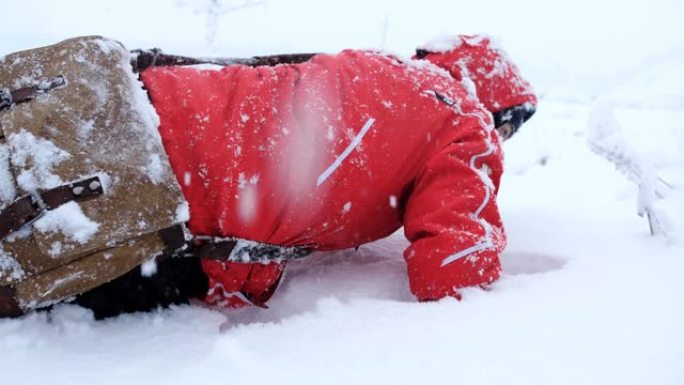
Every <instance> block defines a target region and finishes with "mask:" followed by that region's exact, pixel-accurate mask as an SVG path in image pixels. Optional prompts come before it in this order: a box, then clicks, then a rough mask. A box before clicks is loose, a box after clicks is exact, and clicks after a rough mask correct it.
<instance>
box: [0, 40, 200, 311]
mask: <svg viewBox="0 0 684 385" xmlns="http://www.w3.org/2000/svg"><path fill="white" fill-rule="evenodd" d="M130 62H131V57H130V55H129V52H128V50H126V49H125V48H124V47H123V46H122V45H121V44H120V43H118V42H116V41H112V40H109V39H106V38H102V37H81V38H75V39H71V40H67V41H64V42H61V43H59V44H55V45H52V46H48V47H43V48H37V49H32V50H28V51H22V52H18V53H13V54H10V55H7V56H5V57H0V316H16V315H20V314H22V313H23V312H25V311H27V310H30V309H34V308H39V307H43V306H47V305H50V304H52V303H55V302H58V301H62V300H64V299H66V298H69V297H71V296H74V295H76V294H79V293H82V292H84V291H86V290H89V289H91V288H94V287H96V286H99V285H101V284H103V283H106V282H108V281H110V280H112V279H114V278H116V277H118V276H121V275H123V274H124V273H126V272H128V271H130V270H131V269H133V268H135V267H137V266H139V265H140V264H142V263H143V262H145V261H148V260H151V259H153V258H155V257H157V256H159V255H162V254H164V253H171V252H175V251H177V249H179V248H182V247H184V244H185V234H186V232H185V230H184V228H183V225H182V223H183V222H185V221H187V220H188V208H187V203H186V202H185V200H184V199H183V195H182V193H181V190H180V187H179V186H178V183H177V181H176V179H175V176H174V175H173V172H172V170H171V168H170V165H169V162H168V159H167V156H166V154H165V152H164V148H163V146H162V142H161V138H160V136H159V134H158V132H157V125H158V117H157V115H156V113H155V111H154V109H153V107H152V105H151V104H150V102H149V100H148V98H147V94H146V93H145V91H144V90H143V89H142V85H141V83H140V82H139V81H138V79H137V77H136V76H135V74H134V73H133V71H132V68H131V64H130Z"/></svg>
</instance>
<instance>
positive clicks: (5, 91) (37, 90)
mask: <svg viewBox="0 0 684 385" xmlns="http://www.w3.org/2000/svg"><path fill="white" fill-rule="evenodd" d="M65 84H66V81H65V80H64V76H55V77H50V78H46V79H43V80H40V81H37V82H36V84H34V85H32V86H28V87H22V88H19V89H16V90H10V89H9V88H0V111H2V110H4V109H5V108H9V107H11V106H12V105H13V104H18V103H23V102H26V101H29V100H31V99H33V98H35V97H36V96H38V95H42V94H44V93H47V92H48V91H50V90H53V89H55V88H57V87H60V86H63V85H65Z"/></svg>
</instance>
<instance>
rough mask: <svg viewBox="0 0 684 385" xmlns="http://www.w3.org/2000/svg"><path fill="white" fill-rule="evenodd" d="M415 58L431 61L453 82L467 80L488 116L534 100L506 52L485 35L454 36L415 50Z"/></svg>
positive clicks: (528, 84)
mask: <svg viewBox="0 0 684 385" xmlns="http://www.w3.org/2000/svg"><path fill="white" fill-rule="evenodd" d="M415 58H416V59H424V60H428V61H430V62H432V63H433V64H435V65H437V66H438V67H440V68H443V69H445V70H446V71H448V72H449V73H450V74H451V75H452V76H453V77H454V78H455V79H457V80H461V81H462V80H463V79H464V78H468V79H470V80H471V81H472V82H473V83H474V85H475V89H476V93H477V96H478V98H479V99H480V101H481V102H482V104H484V106H485V107H486V108H487V110H489V111H490V112H491V113H496V112H499V111H502V110H505V109H507V108H509V107H513V106H518V105H524V104H531V105H533V106H536V104H537V97H536V96H535V94H534V90H533V89H532V86H531V85H530V83H529V82H527V81H526V80H525V79H524V78H523V77H522V76H521V75H520V71H519V69H518V67H517V66H516V65H515V64H514V63H513V62H512V61H511V60H510V58H509V57H508V55H507V54H506V52H505V51H504V50H503V49H501V48H500V47H499V46H498V45H497V44H495V43H494V42H493V41H492V39H491V38H490V37H488V36H486V35H458V36H455V37H450V38H447V39H441V40H435V41H432V42H430V43H428V44H425V45H423V46H421V47H419V48H418V49H417V50H416V56H415Z"/></svg>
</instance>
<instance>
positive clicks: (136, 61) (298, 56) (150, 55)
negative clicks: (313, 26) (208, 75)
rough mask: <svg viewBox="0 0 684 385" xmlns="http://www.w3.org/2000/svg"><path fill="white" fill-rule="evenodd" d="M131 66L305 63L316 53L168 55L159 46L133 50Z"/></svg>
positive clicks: (143, 67) (142, 67) (256, 65)
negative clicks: (219, 56) (244, 56)
mask: <svg viewBox="0 0 684 385" xmlns="http://www.w3.org/2000/svg"><path fill="white" fill-rule="evenodd" d="M131 53H132V59H131V66H133V71H134V72H142V71H144V70H146V69H148V68H150V67H161V66H183V65H196V64H216V65H220V66H229V65H236V64H240V65H246V66H250V67H258V66H264V65H265V66H275V65H278V64H297V63H303V62H305V61H307V60H309V59H311V58H312V57H313V56H315V55H317V54H316V53H295V54H282V55H271V56H253V57H249V58H194V57H189V56H179V55H168V54H165V53H162V51H161V50H160V49H159V48H152V49H146V50H141V49H137V50H133V51H131Z"/></svg>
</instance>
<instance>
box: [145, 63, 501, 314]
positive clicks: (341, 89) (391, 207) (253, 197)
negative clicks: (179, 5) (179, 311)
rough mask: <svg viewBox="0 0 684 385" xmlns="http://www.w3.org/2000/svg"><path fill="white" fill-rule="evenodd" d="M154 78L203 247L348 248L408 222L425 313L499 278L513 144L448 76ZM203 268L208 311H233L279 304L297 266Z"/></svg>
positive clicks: (274, 72) (285, 72)
mask: <svg viewBox="0 0 684 385" xmlns="http://www.w3.org/2000/svg"><path fill="white" fill-rule="evenodd" d="M142 79H143V81H144V84H145V86H146V87H147V89H148V91H149V93H150V96H151V100H152V102H153V104H154V106H155V108H156V110H157V112H158V113H159V116H160V118H161V125H160V128H159V129H160V133H161V136H162V139H163V143H164V146H165V148H166V151H167V152H168V155H169V159H170V162H171V166H172V168H173V170H174V172H175V174H176V176H177V178H178V180H179V182H180V184H181V186H182V188H183V193H184V194H185V197H186V199H187V200H188V202H189V204H190V222H189V225H188V226H189V229H190V231H191V232H192V233H193V234H195V235H213V236H221V237H236V238H240V239H245V240H251V241H256V242H262V243H266V244H272V245H281V246H300V245H314V247H315V249H317V250H336V249H345V248H350V247H354V246H357V245H361V244H364V243H368V242H372V241H374V240H377V239H380V238H383V237H385V236H387V235H389V234H391V233H392V232H394V231H395V230H397V229H399V228H400V227H401V226H402V225H403V226H404V231H405V234H406V237H407V239H408V240H409V241H410V242H411V245H410V246H409V247H408V248H407V249H406V251H405V252H404V257H405V259H406V262H407V265H408V275H409V281H410V286H411V290H412V291H413V293H414V294H415V295H416V297H417V298H418V299H419V300H433V299H439V298H443V297H445V296H458V289H459V288H462V287H466V286H473V285H479V284H487V283H490V282H492V281H493V280H495V279H496V278H497V277H498V276H499V273H500V264H499V259H498V256H499V254H500V253H501V251H502V250H503V248H504V245H505V236H504V233H503V229H502V224H501V219H500V217H499V212H498V210H497V206H496V193H497V189H498V185H499V179H500V176H501V173H502V154H501V148H500V144H499V138H498V136H497V134H496V132H495V130H494V129H493V127H492V125H491V117H490V114H489V113H488V112H487V111H486V110H485V109H484V108H483V106H482V104H481V103H480V102H479V101H478V99H477V98H476V97H475V96H472V95H469V94H468V92H467V90H466V89H465V88H464V86H463V85H462V84H461V82H460V81H457V80H455V79H454V78H453V77H452V76H451V75H450V74H449V73H447V72H446V71H444V70H441V69H439V68H437V67H436V66H434V65H432V64H430V63H428V62H426V61H411V60H406V61H401V60H398V59H396V58H393V57H390V56H387V55H384V54H380V53H373V52H364V51H353V50H346V51H343V52H341V53H339V54H337V55H325V54H321V55H316V56H314V57H313V58H312V59H310V60H309V61H307V62H304V63H301V64H290V65H278V66H274V67H269V66H260V67H247V66H242V65H232V66H227V67H223V68H221V69H206V68H205V69H201V68H193V67H155V68H150V69H147V70H146V71H144V73H143V74H142ZM203 267H204V270H205V272H207V274H208V276H209V278H210V292H209V294H208V296H207V298H206V300H207V301H208V302H210V303H214V304H219V305H226V306H235V305H239V304H242V303H244V302H246V301H248V300H250V299H251V300H255V299H256V300H257V301H255V302H263V301H265V300H266V299H268V297H270V294H271V293H272V291H273V289H274V288H275V285H276V284H277V281H278V279H279V276H280V273H281V271H282V268H283V266H282V265H280V264H277V263H270V264H244V263H235V262H219V261H215V260H211V261H203Z"/></svg>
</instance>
